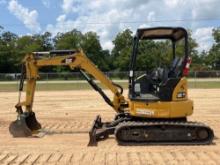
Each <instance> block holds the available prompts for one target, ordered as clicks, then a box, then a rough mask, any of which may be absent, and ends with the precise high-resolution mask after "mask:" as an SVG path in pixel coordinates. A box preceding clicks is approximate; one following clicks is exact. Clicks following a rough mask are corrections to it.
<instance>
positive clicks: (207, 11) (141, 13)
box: [0, 0, 220, 52]
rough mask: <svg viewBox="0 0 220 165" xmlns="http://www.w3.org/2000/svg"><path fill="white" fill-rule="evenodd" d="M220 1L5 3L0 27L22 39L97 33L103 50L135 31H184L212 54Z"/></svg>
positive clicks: (1, 2)
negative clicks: (118, 37)
mask: <svg viewBox="0 0 220 165" xmlns="http://www.w3.org/2000/svg"><path fill="white" fill-rule="evenodd" d="M219 6H220V0H0V25H1V26H3V27H4V29H5V30H9V31H11V32H13V33H16V34H18V35H19V36H22V35H27V34H36V33H38V34H40V33H44V32H45V31H49V32H51V33H52V34H53V35H56V34H57V33H58V32H67V31H70V30H72V29H74V28H76V29H78V30H80V31H82V32H83V33H85V32H88V31H95V32H97V34H98V35H99V37H100V41H101V45H102V47H103V49H109V50H111V49H112V48H113V43H112V40H113V39H114V38H115V36H116V35H117V33H118V32H121V31H122V30H124V29H126V28H130V29H131V30H132V31H133V32H134V33H135V31H136V29H137V28H143V27H155V26H174V27H175V26H182V27H185V28H187V29H191V30H192V36H193V38H195V39H196V41H197V43H198V44H199V47H198V50H199V51H200V52H201V51H202V50H206V51H208V50H209V49H210V47H211V45H212V43H213V38H212V29H213V28H216V27H219V26H220V10H219Z"/></svg>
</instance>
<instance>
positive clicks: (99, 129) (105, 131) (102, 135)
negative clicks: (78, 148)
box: [88, 115, 115, 146]
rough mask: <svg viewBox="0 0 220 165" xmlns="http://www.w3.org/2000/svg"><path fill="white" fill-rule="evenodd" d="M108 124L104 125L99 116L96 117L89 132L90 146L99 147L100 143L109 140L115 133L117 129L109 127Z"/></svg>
mask: <svg viewBox="0 0 220 165" xmlns="http://www.w3.org/2000/svg"><path fill="white" fill-rule="evenodd" d="M108 124H109V123H103V122H102V119H101V117H100V116H99V115H98V116H97V117H96V119H95V120H94V122H93V125H92V128H91V130H90V131H89V143H88V146H97V144H98V141H100V140H104V139H107V138H108V136H109V135H112V134H113V133H114V130H115V127H111V126H108Z"/></svg>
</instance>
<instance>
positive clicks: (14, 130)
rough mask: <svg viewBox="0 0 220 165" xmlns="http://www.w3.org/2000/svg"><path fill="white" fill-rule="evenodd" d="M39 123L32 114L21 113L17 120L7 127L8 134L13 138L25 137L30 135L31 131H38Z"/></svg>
mask: <svg viewBox="0 0 220 165" xmlns="http://www.w3.org/2000/svg"><path fill="white" fill-rule="evenodd" d="M40 128H41V125H40V123H39V122H38V121H37V119H36V117H35V114H34V112H30V113H27V112H25V113H23V114H20V115H19V116H18V119H17V120H15V121H13V122H12V123H11V124H10V126H9V132H10V133H11V134H12V135H13V137H27V136H31V135H32V131H36V130H39V129H40Z"/></svg>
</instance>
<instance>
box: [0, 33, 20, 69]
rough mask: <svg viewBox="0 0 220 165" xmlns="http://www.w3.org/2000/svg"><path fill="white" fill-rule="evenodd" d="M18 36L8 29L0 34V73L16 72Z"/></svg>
mask: <svg viewBox="0 0 220 165" xmlns="http://www.w3.org/2000/svg"><path fill="white" fill-rule="evenodd" d="M17 39H18V36H17V35H16V34H14V33H11V32H8V31H6V32H5V31H2V32H1V34H0V73H10V72H16V71H17V68H16V66H15V64H16V63H17V60H16V41H17Z"/></svg>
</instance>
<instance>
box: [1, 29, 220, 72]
mask: <svg viewBox="0 0 220 165" xmlns="http://www.w3.org/2000/svg"><path fill="white" fill-rule="evenodd" d="M212 36H213V38H214V43H213V45H212V47H211V49H210V50H209V51H202V52H198V51H197V48H198V44H199V43H197V42H196V40H195V39H193V38H192V36H191V33H190V31H189V51H190V55H191V57H192V59H193V64H192V70H220V28H215V29H213V33H212ZM112 42H113V49H112V50H111V51H109V50H105V49H103V48H102V46H101V44H100V39H99V36H98V35H97V33H95V32H91V31H90V32H87V33H82V32H80V31H79V30H77V29H73V30H71V31H69V32H65V33H57V34H56V35H55V36H52V34H51V33H49V32H45V33H43V34H35V35H24V36H18V35H17V34H14V33H12V32H10V31H6V30H4V28H3V27H1V26H0V73H17V72H19V71H20V64H21V60H22V59H23V57H24V55H25V54H26V53H30V52H33V51H49V50H53V49H63V50H64V49H80V48H81V49H83V50H84V52H85V53H86V54H87V56H88V57H89V58H90V59H91V60H92V61H93V62H94V63H95V64H96V65H97V66H98V67H99V68H100V69H101V70H102V71H127V70H128V66H129V60H130V55H131V53H132V42H133V33H132V31H131V30H129V29H126V30H124V31H122V32H119V33H118V34H117V35H116V37H115V38H114V39H113V41H112ZM167 46H168V48H167ZM181 49H182V45H181V43H180V45H179V47H177V52H178V51H180V50H181ZM146 54H147V55H146ZM171 54H172V49H171V44H170V43H169V42H168V41H165V42H162V41H158V42H155V41H144V42H142V43H140V46H139V55H138V58H137V63H138V65H137V69H139V70H150V69H152V68H153V67H155V66H156V65H164V64H165V63H168V58H169V57H170V56H171ZM41 71H47V72H48V71H50V72H62V71H69V70H68V69H67V68H63V67H48V68H46V69H44V70H41Z"/></svg>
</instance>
